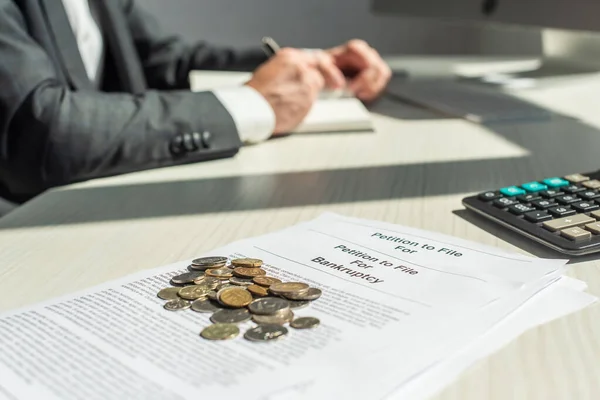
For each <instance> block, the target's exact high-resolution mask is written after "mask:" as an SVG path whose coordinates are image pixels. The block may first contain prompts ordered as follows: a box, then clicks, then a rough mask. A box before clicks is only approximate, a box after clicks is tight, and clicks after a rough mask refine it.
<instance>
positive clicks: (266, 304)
mask: <svg viewBox="0 0 600 400" xmlns="http://www.w3.org/2000/svg"><path fill="white" fill-rule="evenodd" d="M289 307H290V303H289V301H288V300H285V299H280V298H277V297H265V298H263V299H257V300H254V301H253V302H252V303H250V305H249V306H248V309H249V310H250V311H251V312H252V314H259V315H273V314H275V313H277V312H278V311H281V310H285V309H286V308H289Z"/></svg>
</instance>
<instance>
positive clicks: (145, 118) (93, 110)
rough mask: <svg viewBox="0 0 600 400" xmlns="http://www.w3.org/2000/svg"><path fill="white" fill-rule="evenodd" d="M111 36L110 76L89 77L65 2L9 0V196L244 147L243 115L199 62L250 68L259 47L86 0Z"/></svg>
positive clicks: (122, 3)
mask: <svg viewBox="0 0 600 400" xmlns="http://www.w3.org/2000/svg"><path fill="white" fill-rule="evenodd" d="M89 1H90V3H91V5H92V6H93V7H96V9H97V11H98V14H99V15H100V19H101V27H102V31H103V36H104V42H105V46H106V62H105V64H106V65H105V66H104V75H103V76H104V81H103V82H102V87H101V88H100V90H98V89H97V88H96V87H95V86H94V85H93V84H92V82H90V80H89V79H88V78H87V74H86V71H85V68H84V65H83V61H82V59H81V56H80V54H79V50H78V48H77V43H76V41H75V37H74V34H73V32H72V30H71V27H70V24H69V21H68V18H67V15H66V12H65V10H64V8H63V6H62V1H61V0H0V195H3V196H4V197H5V198H9V199H11V200H13V201H23V200H26V199H28V198H30V197H32V196H34V195H36V194H38V193H40V192H41V191H43V190H45V189H46V188H49V187H52V186H57V185H63V184H67V183H71V182H75V181H82V180H87V179H90V178H95V177H101V176H108V175H115V174H121V173H126V172H132V171H138V170H143V169H148V168H156V167H162V166H168V165H174V164H183V163H189V162H197V161H203V160H207V159H213V158H218V157H224V156H231V155H233V154H235V153H236V152H237V150H238V149H239V147H240V145H241V143H240V139H239V136H238V133H237V131H236V128H235V124H234V122H233V120H232V118H231V116H230V115H229V113H228V112H227V110H226V109H225V108H224V107H223V105H222V104H221V103H220V102H219V101H218V100H217V98H216V97H215V96H214V95H213V94H212V93H210V92H203V93H192V92H190V91H189V82H188V74H189V72H190V71H191V70H193V69H221V70H227V69H229V70H252V69H254V68H256V67H257V66H258V65H259V64H260V63H261V62H263V61H265V60H266V56H265V55H264V54H263V52H262V51H261V50H260V48H256V49H250V50H246V51H234V50H231V49H226V48H216V47H213V46H210V45H208V44H206V43H198V44H196V45H194V46H188V45H186V44H185V43H183V42H182V41H181V40H180V39H179V38H177V37H175V36H167V35H164V34H162V33H160V30H159V28H158V26H157V23H156V21H155V20H154V19H153V18H152V17H151V16H150V15H148V14H147V13H145V12H144V11H143V10H141V9H140V8H139V7H138V6H137V5H136V4H135V3H134V0H89Z"/></svg>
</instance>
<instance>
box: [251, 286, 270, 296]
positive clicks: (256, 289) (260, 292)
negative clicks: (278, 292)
mask: <svg viewBox="0 0 600 400" xmlns="http://www.w3.org/2000/svg"><path fill="white" fill-rule="evenodd" d="M246 289H248V291H249V292H250V293H252V294H253V295H255V296H258V297H266V296H268V295H269V292H268V291H267V288H266V287H262V286H258V285H250V286H248V287H247V288H246Z"/></svg>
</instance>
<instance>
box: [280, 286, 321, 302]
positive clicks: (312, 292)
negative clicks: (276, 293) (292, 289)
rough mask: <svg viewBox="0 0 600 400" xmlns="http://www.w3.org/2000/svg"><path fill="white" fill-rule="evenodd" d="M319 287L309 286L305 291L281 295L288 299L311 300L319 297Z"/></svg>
mask: <svg viewBox="0 0 600 400" xmlns="http://www.w3.org/2000/svg"><path fill="white" fill-rule="evenodd" d="M322 293H323V292H321V289H317V288H310V289H308V291H307V292H306V293H303V292H300V293H284V294H283V296H284V297H285V298H287V299H290V300H309V301H313V300H316V299H318V298H319V297H321V294H322Z"/></svg>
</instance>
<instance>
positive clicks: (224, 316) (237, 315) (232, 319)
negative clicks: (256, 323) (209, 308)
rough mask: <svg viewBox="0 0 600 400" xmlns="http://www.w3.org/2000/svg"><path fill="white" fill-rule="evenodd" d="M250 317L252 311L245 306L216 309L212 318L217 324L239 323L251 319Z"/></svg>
mask: <svg viewBox="0 0 600 400" xmlns="http://www.w3.org/2000/svg"><path fill="white" fill-rule="evenodd" d="M250 317H251V316H250V313H249V312H248V310H246V309H245V308H236V309H234V310H231V309H223V310H219V311H216V312H215V313H214V314H213V315H212V316H211V317H210V320H211V321H212V322H214V323H215V324H239V323H241V322H246V321H248V320H250Z"/></svg>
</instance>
